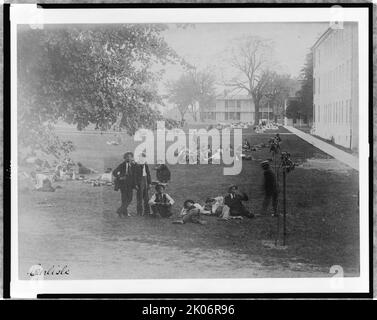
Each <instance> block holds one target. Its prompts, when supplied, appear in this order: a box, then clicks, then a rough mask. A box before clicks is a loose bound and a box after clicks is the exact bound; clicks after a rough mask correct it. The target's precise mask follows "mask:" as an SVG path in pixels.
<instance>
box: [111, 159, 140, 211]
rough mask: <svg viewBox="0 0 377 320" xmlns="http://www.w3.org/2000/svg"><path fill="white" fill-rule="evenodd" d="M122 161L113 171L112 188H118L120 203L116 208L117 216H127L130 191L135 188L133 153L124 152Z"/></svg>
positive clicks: (130, 197) (130, 200)
mask: <svg viewBox="0 0 377 320" xmlns="http://www.w3.org/2000/svg"><path fill="white" fill-rule="evenodd" d="M123 159H124V161H123V162H122V163H121V164H120V165H119V166H118V167H117V168H116V169H115V170H114V171H113V176H114V177H115V183H114V185H115V186H114V190H115V191H118V190H120V194H121V199H122V205H121V206H120V208H119V209H118V210H117V213H118V215H119V217H122V216H123V217H127V216H129V214H128V211H127V208H128V206H129V205H130V203H131V202H132V193H133V189H134V188H135V167H136V164H135V162H134V161H133V153H132V152H126V153H125V154H124V156H123Z"/></svg>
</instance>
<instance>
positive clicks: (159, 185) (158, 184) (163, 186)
mask: <svg viewBox="0 0 377 320" xmlns="http://www.w3.org/2000/svg"><path fill="white" fill-rule="evenodd" d="M159 187H161V188H162V189H164V190H165V185H163V184H161V183H157V184H156V185H155V186H154V188H155V190H156V191H157V189H158V188H159Z"/></svg>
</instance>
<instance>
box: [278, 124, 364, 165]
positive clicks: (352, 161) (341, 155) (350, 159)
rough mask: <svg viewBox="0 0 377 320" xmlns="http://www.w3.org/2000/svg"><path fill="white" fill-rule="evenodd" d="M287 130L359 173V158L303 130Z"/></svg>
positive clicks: (287, 127) (289, 128) (291, 128)
mask: <svg viewBox="0 0 377 320" xmlns="http://www.w3.org/2000/svg"><path fill="white" fill-rule="evenodd" d="M284 128H286V129H287V130H289V131H290V132H292V133H294V134H295V135H297V136H298V137H299V138H301V139H303V140H305V141H306V142H308V143H310V144H311V145H313V146H314V147H316V148H318V149H320V150H322V151H323V152H326V153H327V154H329V155H330V156H332V157H334V158H335V159H337V160H339V161H340V162H343V163H345V164H346V165H348V166H350V167H351V168H353V169H355V170H357V171H359V158H358V157H355V156H353V155H352V154H349V153H347V152H345V151H343V150H340V149H338V148H336V147H334V146H332V145H331V144H329V143H327V142H324V141H322V140H320V139H318V138H316V137H314V136H312V135H310V134H307V133H305V132H303V131H301V130H298V129H296V128H294V127H290V126H284Z"/></svg>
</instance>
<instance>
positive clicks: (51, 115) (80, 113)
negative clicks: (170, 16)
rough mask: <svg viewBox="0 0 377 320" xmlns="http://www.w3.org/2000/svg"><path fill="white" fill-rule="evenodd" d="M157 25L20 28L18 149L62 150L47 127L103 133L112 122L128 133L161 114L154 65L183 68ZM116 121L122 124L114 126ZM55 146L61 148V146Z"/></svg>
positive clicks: (161, 27) (162, 27)
mask: <svg viewBox="0 0 377 320" xmlns="http://www.w3.org/2000/svg"><path fill="white" fill-rule="evenodd" d="M166 28H167V27H166V26H165V25H162V24H153V25H151V24H138V25H130V24H123V25H108V26H104V25H101V26H88V25H76V26H69V27H66V26H64V27H63V26H53V27H48V26H47V27H46V26H45V27H44V29H31V28H29V27H27V26H26V27H19V30H18V57H17V60H18V124H19V141H20V143H21V145H27V146H31V147H33V148H35V149H41V148H43V149H45V150H47V151H50V152H52V153H53V154H55V155H56V156H59V154H58V153H56V151H53V150H54V149H55V148H54V147H51V145H55V146H59V144H60V147H61V146H63V142H58V141H59V139H58V138H57V137H54V139H47V138H46V136H51V135H53V130H52V124H54V123H55V122H56V121H57V120H63V121H65V122H67V123H68V124H74V125H76V127H77V129H78V130H82V129H84V128H85V127H87V126H88V125H89V124H94V126H95V128H96V129H101V130H107V129H109V128H110V127H111V126H112V125H113V124H114V123H116V122H117V121H118V122H119V126H120V128H123V129H125V130H126V131H127V132H128V133H129V134H131V135H132V134H134V132H135V131H136V130H137V129H138V128H139V127H150V126H153V123H154V122H155V120H156V119H157V118H158V117H161V115H160V114H159V113H158V112H157V111H154V110H152V109H151V107H150V105H152V104H158V103H161V99H160V97H159V95H158V94H157V90H156V85H155V82H156V81H157V80H158V79H160V76H161V72H160V71H158V72H156V71H153V70H152V66H155V65H156V64H160V65H163V64H166V63H168V62H173V63H177V62H180V63H183V62H182V60H181V59H180V58H179V57H178V56H177V55H176V53H175V52H174V51H172V49H171V48H170V47H169V46H168V45H167V43H166V42H165V41H164V39H163V37H162V36H161V32H162V31H164V30H165V29H166ZM119 120H120V121H119ZM58 149H59V147H58Z"/></svg>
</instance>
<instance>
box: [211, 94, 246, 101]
mask: <svg viewBox="0 0 377 320" xmlns="http://www.w3.org/2000/svg"><path fill="white" fill-rule="evenodd" d="M216 100H252V97H251V96H248V95H246V94H228V95H226V96H224V95H221V96H218V97H216Z"/></svg>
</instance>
